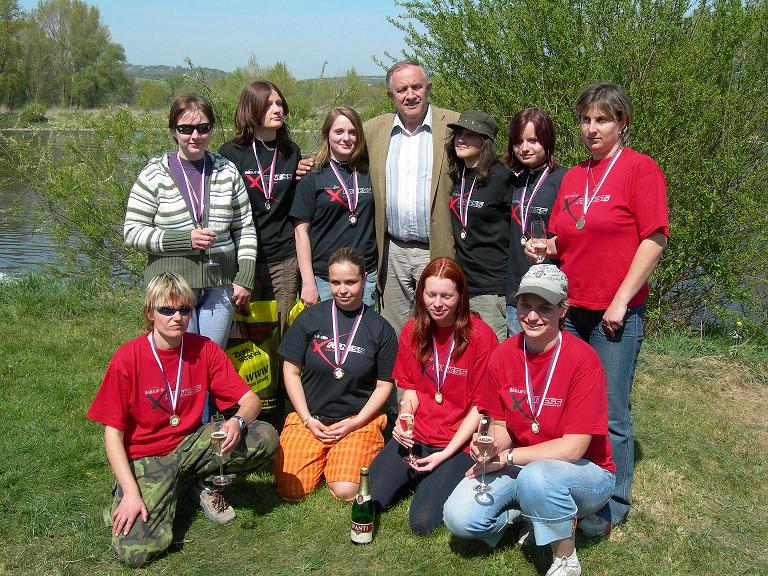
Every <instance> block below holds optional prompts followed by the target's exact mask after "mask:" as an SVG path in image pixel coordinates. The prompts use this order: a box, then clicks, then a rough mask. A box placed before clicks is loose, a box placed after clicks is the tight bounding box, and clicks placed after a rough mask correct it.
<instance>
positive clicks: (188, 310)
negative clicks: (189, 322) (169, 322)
mask: <svg viewBox="0 0 768 576" xmlns="http://www.w3.org/2000/svg"><path fill="white" fill-rule="evenodd" d="M155 311H156V312H157V313H158V314H162V315H163V316H173V315H174V314H176V312H178V313H179V314H181V315H182V316H189V315H190V314H192V307H191V306H179V307H178V308H174V307H173V306H158V307H157V308H155Z"/></svg>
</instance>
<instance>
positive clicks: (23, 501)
mask: <svg viewBox="0 0 768 576" xmlns="http://www.w3.org/2000/svg"><path fill="white" fill-rule="evenodd" d="M140 305H141V296H140V294H138V293H136V292H125V291H122V290H115V289H110V288H101V287H99V286H96V285H87V284H82V285H74V284H62V283H58V282H54V281H49V280H46V279H44V278H41V277H39V276H37V277H26V278H24V279H22V280H20V281H18V282H12V283H5V284H3V283H0V310H2V311H3V314H2V318H3V320H4V323H5V326H4V330H3V331H2V336H1V337H0V387H1V389H2V400H0V402H1V403H2V404H0V406H2V411H1V412H0V413H1V414H2V418H0V433H2V437H3V438H6V441H5V442H4V443H3V444H2V447H0V462H2V466H1V467H0V468H2V470H1V471H0V505H1V508H0V509H2V512H3V513H2V514H1V515H0V539H1V541H2V546H1V547H0V574H46V575H48V574H54V575H56V574H60V575H77V574H87V575H94V574H122V573H130V572H132V571H131V570H129V569H126V568H123V567H122V566H121V565H119V564H118V563H117V562H115V561H114V560H113V559H112V556H111V553H110V551H109V534H108V531H107V530H106V529H105V528H104V527H103V526H102V525H101V520H100V513H101V509H102V508H103V507H104V506H106V505H107V504H108V502H109V500H110V499H109V491H110V489H111V484H112V476H111V473H110V470H109V466H108V464H107V462H106V459H105V457H104V454H103V447H102V436H101V432H102V431H101V426H99V425H97V424H95V423H93V422H90V421H88V420H86V419H85V417H84V414H85V411H86V410H87V408H88V406H89V404H90V401H91V398H92V397H93V395H94V393H95V391H96V389H97V388H98V386H99V383H100V381H101V377H102V375H103V371H104V368H105V366H106V364H107V362H108V360H109V357H110V355H111V353H112V352H113V351H114V350H115V348H117V346H119V345H120V344H121V343H122V342H124V341H125V340H127V339H129V338H131V337H133V336H135V335H136V334H137V333H138V331H139V319H140V314H139V310H140ZM730 344H731V343H730V342H728V341H725V340H724V341H708V340H698V339H695V338H690V337H687V336H683V335H668V336H663V337H657V338H654V339H650V340H649V341H647V342H646V344H645V346H644V350H643V354H642V355H641V361H640V366H639V369H638V376H637V382H636V385H635V391H634V397H633V400H634V414H635V424H636V432H637V441H638V446H639V449H638V461H637V470H636V481H635V488H634V493H633V495H634V500H635V507H634V510H633V512H632V514H631V516H630V522H629V523H628V524H627V525H625V526H622V527H621V528H619V529H616V530H614V532H613V534H612V535H611V537H610V538H609V539H607V540H602V541H586V540H579V542H578V546H579V557H580V559H581V562H582V566H583V567H584V572H585V574H589V575H602V574H617V575H618V574H621V575H626V574H654V575H673V574H713V575H714V574H749V575H755V576H756V575H761V574H766V573H768V506H767V505H766V497H768V488H767V486H768V484H767V483H766V481H765V478H766V476H767V475H768V465H767V462H768V458H767V457H766V454H768V450H767V448H768V424H767V422H768V420H767V419H766V418H765V417H764V411H765V407H766V406H768V378H767V377H766V351H765V349H764V348H761V347H760V346H757V345H752V344H747V345H745V346H742V347H740V348H739V349H738V350H735V351H734V350H732V348H731V346H730ZM230 492H231V497H230V501H231V502H232V503H233V505H234V506H235V508H236V510H237V513H238V517H237V520H236V521H235V522H234V523H233V524H231V525H229V526H223V527H222V526H214V525H212V524H210V523H209V522H208V521H207V520H206V519H205V518H204V517H203V516H202V514H201V513H199V512H198V511H197V510H196V509H195V508H194V507H193V506H192V505H191V503H188V502H187V501H186V500H184V501H183V502H182V504H181V505H180V508H179V515H178V518H177V528H178V529H177V534H176V536H177V544H176V545H175V546H174V549H173V552H172V553H171V554H169V555H167V556H165V557H163V558H160V559H158V560H157V561H156V562H154V563H153V564H152V565H150V566H149V567H147V568H145V569H141V570H138V573H140V574H196V575H206V574H269V575H274V576H280V575H286V576H288V575H290V576H296V575H301V574H325V575H327V576H336V575H357V574H361V573H365V574H370V575H379V574H380V575H387V576H399V575H409V574H412V575H419V576H424V575H433V574H434V575H443V574H483V575H484V576H492V575H496V574H514V575H516V576H527V575H534V574H543V573H544V572H545V571H546V568H547V566H548V564H549V554H548V552H547V551H546V550H544V549H533V550H528V549H525V550H521V549H520V548H518V547H517V546H515V545H514V544H513V538H511V537H510V538H508V539H505V540H504V541H502V545H501V546H500V547H499V548H497V550H496V551H491V550H489V549H488V548H486V547H484V546H483V545H481V544H474V543H467V542H460V541H458V540H456V539H454V538H452V537H451V536H450V534H449V533H448V532H447V531H446V530H445V529H444V528H441V529H440V530H438V531H437V532H435V533H434V534H433V535H431V536H430V537H427V538H419V537H416V536H414V535H412V534H411V533H410V532H409V531H408V523H407V507H408V502H407V501H406V502H403V503H401V504H400V505H399V506H397V507H396V508H395V509H393V510H390V511H388V512H387V513H385V514H384V515H383V516H382V517H381V518H380V520H379V525H378V531H377V533H376V538H375V540H374V543H373V544H372V545H371V546H367V547H356V546H353V545H351V544H350V542H349V536H348V534H349V507H348V505H343V504H340V503H338V502H336V501H334V500H333V499H332V498H331V497H330V495H329V494H328V492H327V490H325V489H323V490H320V491H318V492H316V493H314V494H312V495H311V497H310V498H308V499H307V501H305V502H304V503H302V504H298V505H285V504H282V503H281V502H280V500H279V498H278V497H277V495H276V494H275V491H274V489H273V487H272V476H271V474H270V473H269V472H264V473H261V474H257V475H252V476H250V477H249V478H247V479H244V480H240V481H239V482H238V483H237V484H235V487H234V488H233V489H231V490H230Z"/></svg>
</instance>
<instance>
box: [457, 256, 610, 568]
mask: <svg viewBox="0 0 768 576" xmlns="http://www.w3.org/2000/svg"><path fill="white" fill-rule="evenodd" d="M567 294H568V279H567V278H566V276H565V274H563V273H562V272H561V271H560V270H558V269H557V267H556V266H554V265H552V264H538V265H535V266H532V267H531V269H530V270H529V271H528V272H527V273H526V274H525V276H523V278H522V280H521V282H520V287H519V288H518V290H517V293H516V299H517V302H516V305H517V307H516V311H517V319H518V321H519V322H520V324H521V325H522V327H523V332H522V333H520V334H517V335H515V336H513V337H512V338H508V339H507V340H505V341H504V342H503V343H502V344H501V345H500V346H499V347H498V348H497V349H496V350H495V351H494V352H493V353H492V354H491V357H490V359H489V360H488V372H487V374H486V378H485V381H484V382H483V391H482V394H481V396H480V402H479V407H480V410H481V411H483V412H484V413H486V414H488V415H489V416H490V417H491V418H492V419H493V427H492V430H493V434H492V436H493V438H494V439H495V440H494V442H493V447H492V448H491V449H490V453H486V454H485V455H484V456H485V460H483V459H481V457H480V452H479V451H478V446H477V437H475V439H474V441H473V443H472V455H473V457H474V458H476V459H477V460H478V462H480V463H479V464H477V465H475V466H473V467H471V468H470V469H469V470H467V473H466V476H467V477H466V478H464V479H463V480H462V481H461V483H460V484H459V485H458V486H456V489H455V490H454V491H453V493H452V494H451V496H450V498H448V500H447V502H446V503H445V511H444V520H445V525H446V526H447V528H448V529H449V530H450V531H451V532H452V533H453V534H455V535H456V536H459V537H460V538H467V539H479V540H483V541H484V542H486V543H487V544H488V545H490V546H496V545H497V544H498V543H499V541H500V540H501V538H502V536H503V535H504V533H505V532H506V531H507V530H508V529H509V527H510V525H511V524H513V523H515V522H517V521H523V520H524V519H525V520H527V521H528V522H530V523H531V524H532V525H533V535H534V538H535V542H536V544H538V545H539V546H547V545H548V546H549V547H550V549H551V551H552V565H551V566H550V568H549V570H548V571H547V576H579V575H580V574H581V565H580V563H579V559H578V557H577V555H576V546H575V545H576V540H575V527H576V520H577V518H581V517H584V516H588V515H589V514H592V513H593V512H595V511H596V510H598V509H599V508H600V507H601V506H603V504H605V502H606V501H607V500H608V499H609V498H610V496H611V492H612V491H613V483H614V470H615V469H616V467H615V466H614V464H613V461H612V460H611V443H610V441H609V439H608V408H607V404H608V401H607V398H606V391H605V373H604V372H603V368H602V366H601V365H600V359H599V358H598V357H597V354H596V353H595V351H594V350H592V349H591V348H590V347H589V346H588V345H587V344H585V343H584V342H582V341H581V340H580V339H579V338H576V337H575V336H572V335H571V334H568V333H567V332H565V331H563V323H564V321H565V316H566V314H567V313H568V301H567V300H566V296H567ZM483 471H485V475H484V477H483V479H484V480H485V482H487V485H488V486H489V487H490V489H489V490H487V491H485V492H482V493H481V492H478V491H477V486H478V476H481V475H482V474H483ZM480 494H484V495H486V496H481V495H480ZM522 541H524V540H522Z"/></svg>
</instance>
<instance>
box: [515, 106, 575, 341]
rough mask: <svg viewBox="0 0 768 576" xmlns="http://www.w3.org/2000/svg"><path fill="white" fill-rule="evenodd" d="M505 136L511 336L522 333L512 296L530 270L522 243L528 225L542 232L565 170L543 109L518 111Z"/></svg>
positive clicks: (553, 129)
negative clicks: (509, 175)
mask: <svg viewBox="0 0 768 576" xmlns="http://www.w3.org/2000/svg"><path fill="white" fill-rule="evenodd" d="M507 135H508V138H509V139H508V142H507V151H506V153H505V154H504V158H503V159H502V161H503V162H504V164H506V165H507V166H508V167H509V168H510V169H511V170H512V172H513V173H514V174H515V186H514V191H513V193H512V227H511V236H510V244H509V258H508V268H507V291H506V292H507V298H506V300H507V331H508V333H509V335H510V336H513V335H515V334H517V333H519V332H521V331H522V327H521V326H520V323H519V322H518V321H517V310H515V294H516V293H517V287H518V286H519V285H520V279H521V278H522V277H523V275H524V274H525V273H526V272H527V271H528V269H529V268H530V267H531V262H529V261H528V259H527V258H526V256H525V250H524V249H525V242H526V241H527V240H528V238H530V237H531V223H532V222H541V223H543V225H544V230H546V227H547V224H548V223H549V216H550V214H551V213H552V205H553V204H554V203H555V198H556V197H557V191H558V190H559V189H560V182H562V180H563V176H564V175H565V168H563V167H562V166H559V165H557V164H556V163H555V126H554V124H553V123H552V119H551V118H550V117H549V115H548V114H547V113H546V112H544V111H543V110H540V109H538V108H526V109H525V110H522V111H520V112H518V113H517V114H516V115H515V117H514V118H512V121H511V122H510V123H509V129H508V130H507ZM545 261H546V260H545Z"/></svg>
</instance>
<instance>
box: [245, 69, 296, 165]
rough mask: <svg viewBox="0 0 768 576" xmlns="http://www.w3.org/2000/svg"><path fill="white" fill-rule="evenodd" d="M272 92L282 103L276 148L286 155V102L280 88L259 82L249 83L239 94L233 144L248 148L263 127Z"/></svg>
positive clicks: (287, 140)
mask: <svg viewBox="0 0 768 576" xmlns="http://www.w3.org/2000/svg"><path fill="white" fill-rule="evenodd" d="M272 90H274V91H275V92H277V95H278V96H280V100H282V101H283V124H282V126H280V128H278V129H277V147H278V148H279V149H280V152H282V153H283V154H287V153H288V152H290V142H291V133H290V131H289V130H288V126H287V125H286V123H285V117H286V116H288V102H287V101H286V100H285V96H283V93H282V92H281V91H280V88H278V87H277V86H275V85H274V84H272V82H267V81H266V80H261V81H259V82H251V83H250V84H248V86H246V87H245V88H244V89H243V92H242V94H240V100H239V102H238V103H237V110H235V130H236V132H235V137H234V141H235V144H239V145H240V146H250V145H251V142H253V140H254V139H255V136H256V129H257V128H259V127H260V126H263V122H264V114H265V113H266V111H267V108H269V97H270V96H271V95H272Z"/></svg>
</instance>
